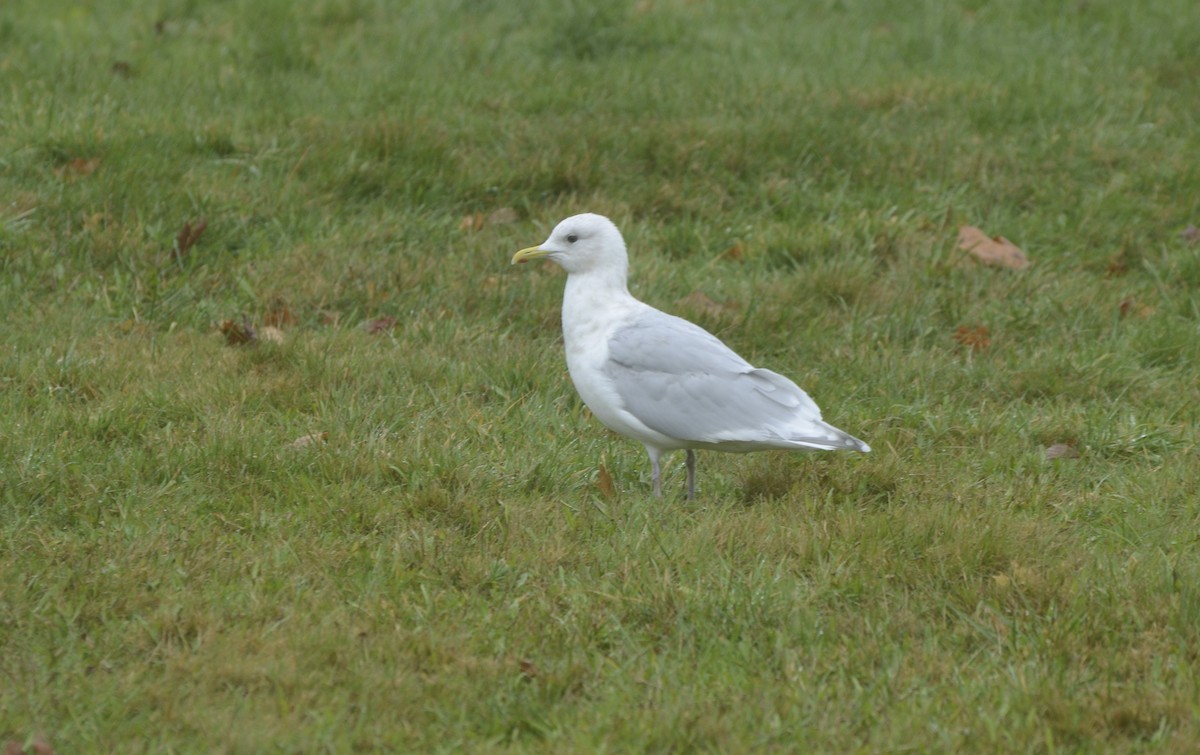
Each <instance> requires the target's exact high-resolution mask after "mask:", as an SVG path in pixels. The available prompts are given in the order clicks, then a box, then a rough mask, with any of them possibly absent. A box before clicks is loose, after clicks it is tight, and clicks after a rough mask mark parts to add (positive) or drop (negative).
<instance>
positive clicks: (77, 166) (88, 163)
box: [54, 157, 100, 178]
mask: <svg viewBox="0 0 1200 755" xmlns="http://www.w3.org/2000/svg"><path fill="white" fill-rule="evenodd" d="M99 167H100V158H98V157H89V158H86V159H85V158H82V157H76V158H75V159H74V160H71V161H69V162H66V163H64V164H62V165H60V166H58V167H57V168H55V169H54V174H55V175H56V176H58V177H59V178H82V177H84V176H90V175H92V174H93V173H95V172H96V168H99Z"/></svg>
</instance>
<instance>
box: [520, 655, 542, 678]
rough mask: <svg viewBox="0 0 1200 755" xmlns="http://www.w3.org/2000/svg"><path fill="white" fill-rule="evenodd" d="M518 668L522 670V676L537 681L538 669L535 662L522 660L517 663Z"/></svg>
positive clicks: (526, 659)
mask: <svg viewBox="0 0 1200 755" xmlns="http://www.w3.org/2000/svg"><path fill="white" fill-rule="evenodd" d="M517 667H518V668H520V669H521V676H523V677H525V678H526V679H537V677H538V668H537V666H535V665H534V663H533V661H531V660H529V659H528V658H522V659H520V660H519V661H517Z"/></svg>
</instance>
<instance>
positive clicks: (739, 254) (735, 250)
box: [721, 241, 746, 262]
mask: <svg viewBox="0 0 1200 755" xmlns="http://www.w3.org/2000/svg"><path fill="white" fill-rule="evenodd" d="M721 256H722V257H724V258H725V259H727V260H733V261H734V262H741V261H742V258H743V257H745V256H746V251H745V250H744V249H743V248H742V243H741V242H740V241H738V242H735V243H734V245H733V246H731V247H729V248H728V249H726V250H725V251H724V252H722V253H721Z"/></svg>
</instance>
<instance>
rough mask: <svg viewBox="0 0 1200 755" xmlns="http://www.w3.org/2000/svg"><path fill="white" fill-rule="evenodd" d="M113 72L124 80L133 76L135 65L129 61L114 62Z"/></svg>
mask: <svg viewBox="0 0 1200 755" xmlns="http://www.w3.org/2000/svg"><path fill="white" fill-rule="evenodd" d="M112 72H113V73H114V74H116V75H117V76H120V77H121V78H123V79H128V78H130V77H132V76H133V65H132V64H131V63H130V62H129V61H128V60H114V61H113V64H112Z"/></svg>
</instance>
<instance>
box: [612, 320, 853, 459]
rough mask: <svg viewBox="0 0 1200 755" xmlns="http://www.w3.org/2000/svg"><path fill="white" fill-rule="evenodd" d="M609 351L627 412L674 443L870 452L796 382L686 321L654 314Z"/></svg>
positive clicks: (621, 334) (616, 338) (619, 336)
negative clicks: (751, 360) (756, 363)
mask: <svg viewBox="0 0 1200 755" xmlns="http://www.w3.org/2000/svg"><path fill="white" fill-rule="evenodd" d="M608 347H609V354H608V363H607V365H606V367H605V370H606V372H607V374H608V376H609V377H610V378H611V379H612V380H613V383H614V385H615V387H616V391H617V394H618V395H619V396H620V398H621V400H622V401H623V402H624V403H625V408H626V410H627V411H629V412H630V413H631V414H633V415H634V416H635V417H637V418H638V419H639V420H641V421H642V422H643V423H645V424H646V425H647V426H648V427H650V428H651V429H653V430H656V431H657V432H660V433H662V434H663V435H666V436H668V437H671V438H675V439H677V440H682V441H689V442H695V443H711V444H726V445H728V446H730V447H731V448H732V447H736V446H744V447H745V448H746V449H747V450H748V449H750V448H753V447H771V446H775V447H782V448H788V447H796V446H811V447H815V448H859V447H860V446H862V447H863V448H865V447H866V446H865V444H863V443H861V441H857V440H856V439H854V438H851V437H850V436H849V435H846V434H845V433H843V432H842V431H840V430H838V429H837V428H834V427H832V426H830V425H828V424H826V423H825V422H823V421H821V410H820V409H819V408H818V407H817V405H816V403H815V402H814V401H813V400H812V399H811V398H809V396H808V394H807V393H805V392H804V391H803V390H801V389H800V387H799V386H797V385H796V384H795V383H793V382H792V381H791V380H788V379H787V378H785V377H783V376H782V375H779V374H777V373H774V372H772V371H770V370H764V369H756V368H755V367H754V366H753V365H751V364H750V363H749V362H747V361H746V360H745V359H742V358H741V357H740V356H738V355H737V354H735V353H734V352H733V351H732V350H731V349H730V348H729V347H728V346H726V345H725V344H723V343H721V341H720V340H719V339H718V338H717V337H716V336H714V335H712V334H711V333H709V332H708V331H706V330H704V329H703V328H701V327H699V326H697V325H693V324H692V323H690V322H688V321H687V320H683V319H681V318H678V317H674V316H672V315H668V314H666V313H664V312H659V311H658V310H650V311H647V312H645V313H644V314H642V315H640V316H639V317H638V318H637V319H636V320H634V321H633V322H632V323H631V324H629V325H627V326H625V327H623V328H621V329H620V330H618V331H617V332H616V333H614V334H613V335H612V337H611V338H610V339H609V343H608Z"/></svg>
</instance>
